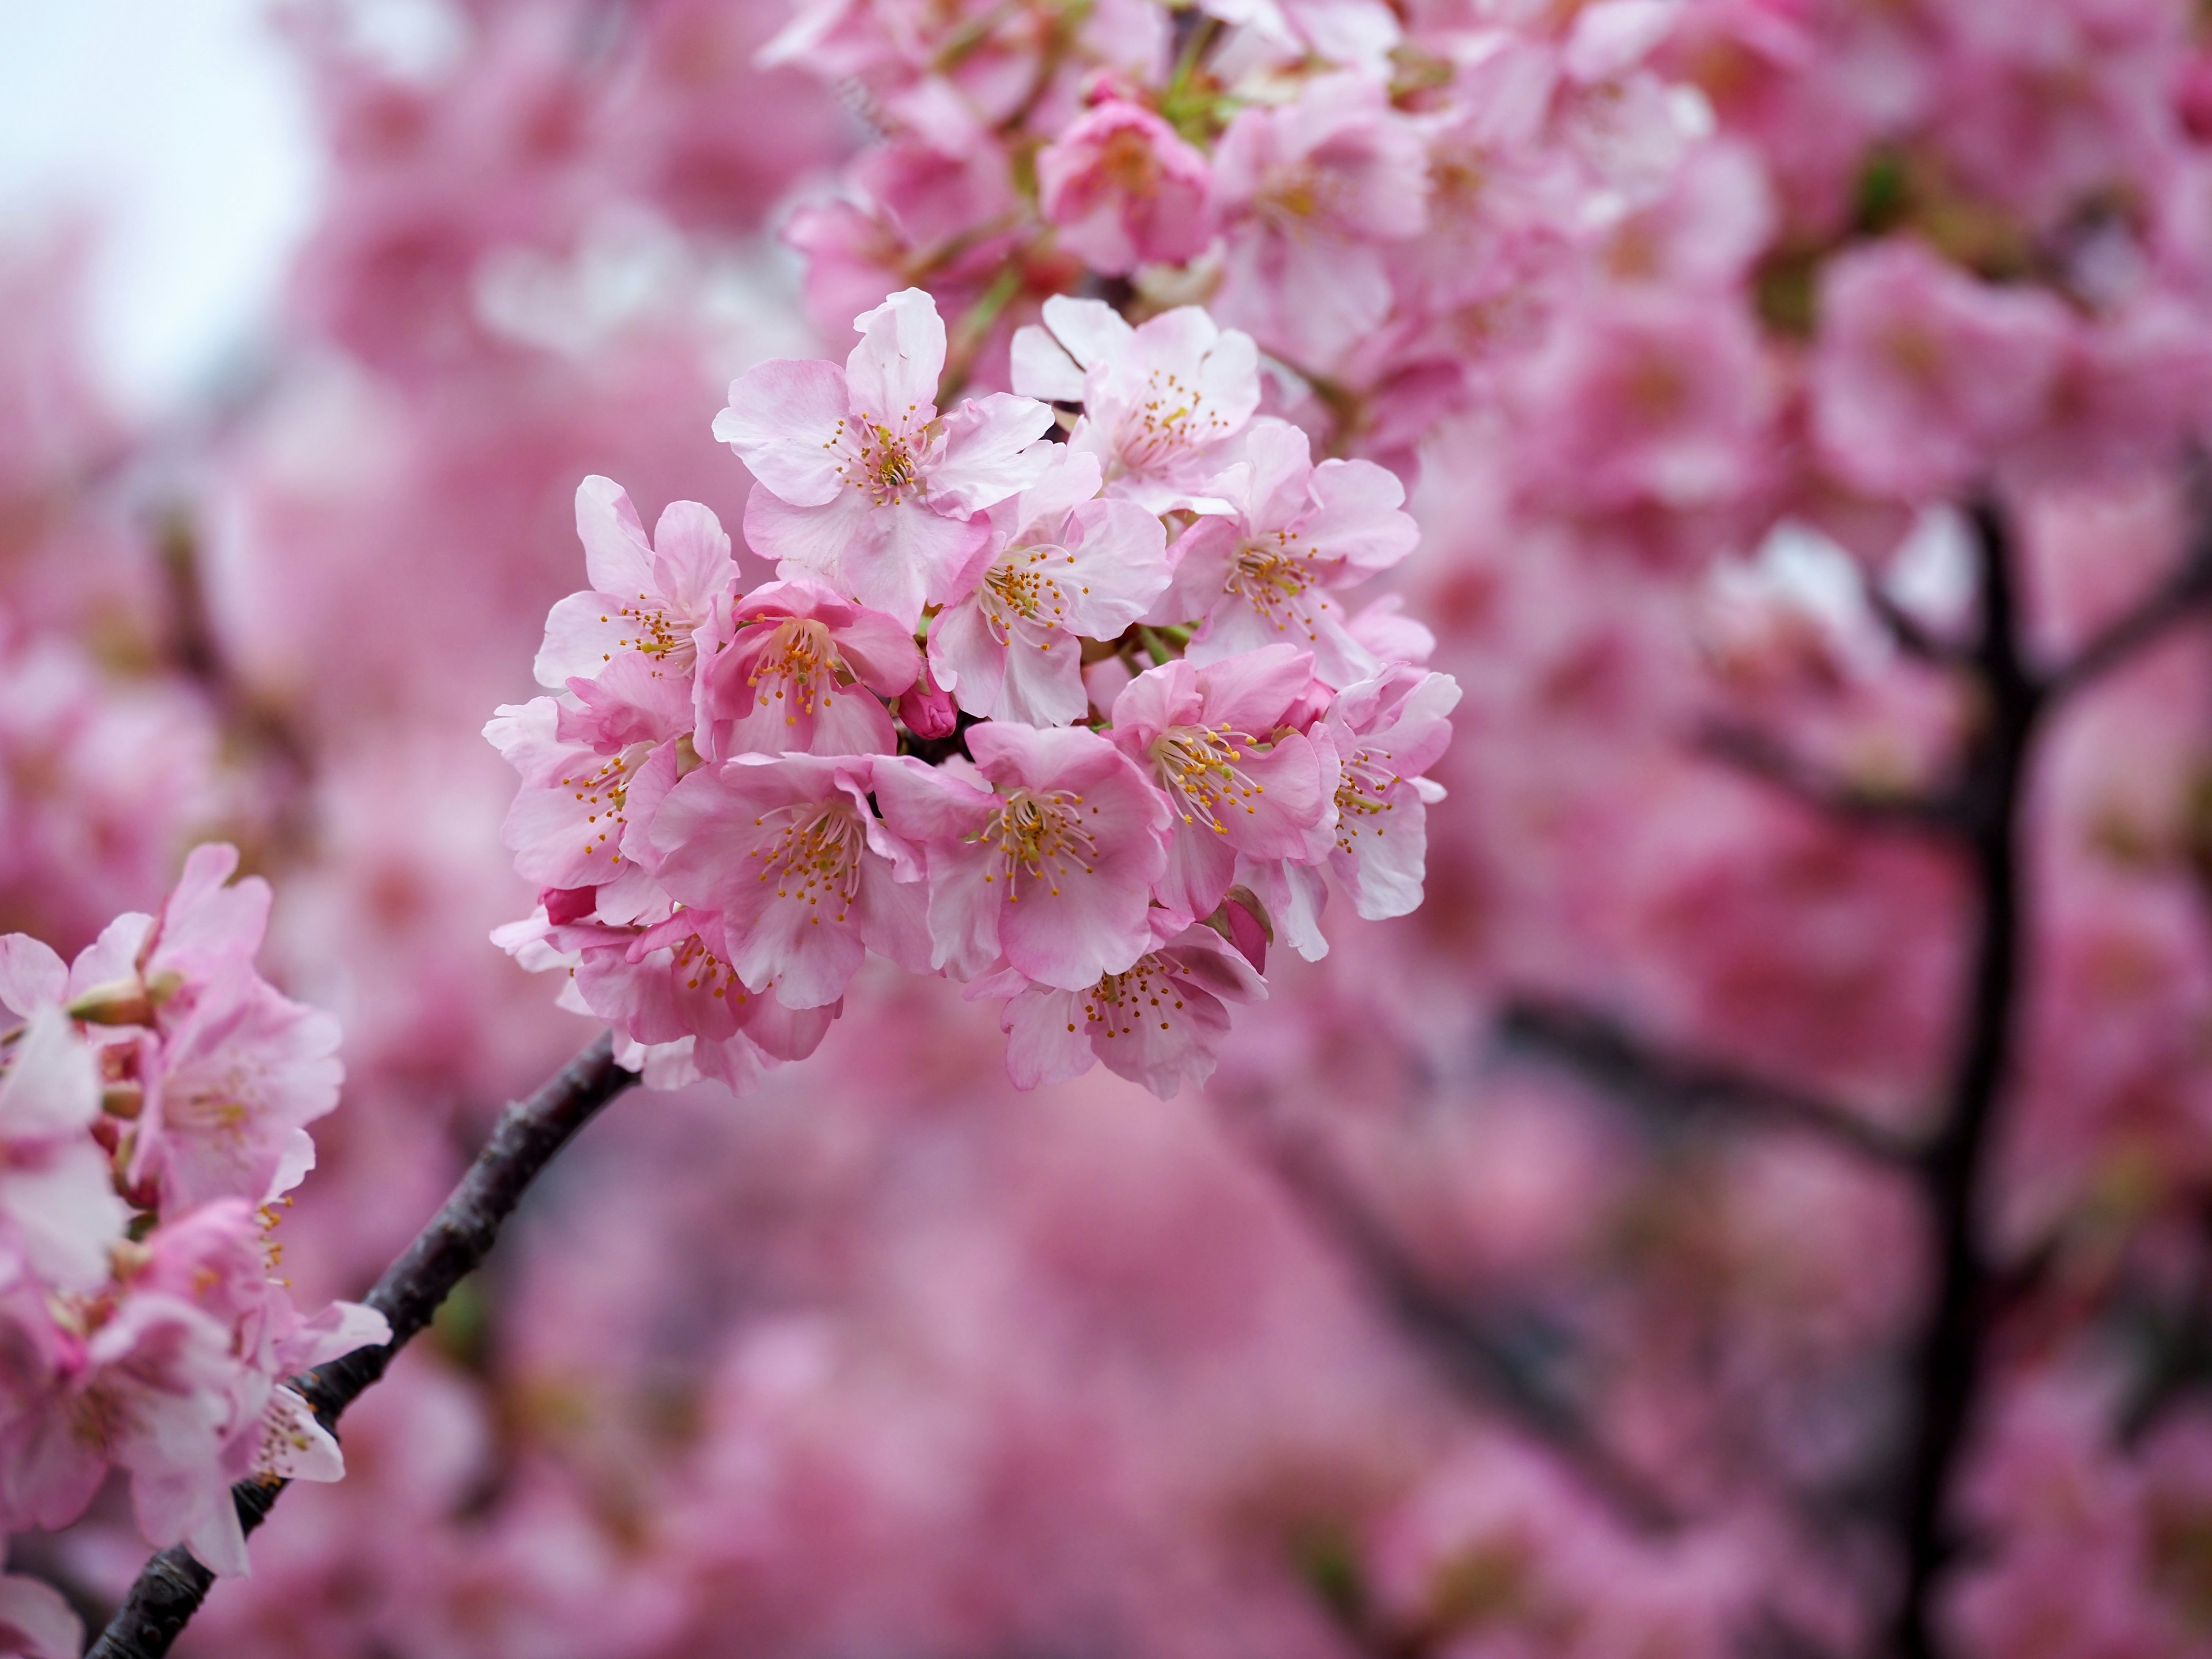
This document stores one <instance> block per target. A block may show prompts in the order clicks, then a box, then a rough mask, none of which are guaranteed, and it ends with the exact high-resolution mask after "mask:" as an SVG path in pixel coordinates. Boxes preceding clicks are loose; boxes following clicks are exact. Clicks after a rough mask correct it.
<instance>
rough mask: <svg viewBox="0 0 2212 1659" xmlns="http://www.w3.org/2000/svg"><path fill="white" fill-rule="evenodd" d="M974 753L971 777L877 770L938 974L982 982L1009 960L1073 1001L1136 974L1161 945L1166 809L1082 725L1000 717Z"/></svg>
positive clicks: (974, 734)
mask: <svg viewBox="0 0 2212 1659" xmlns="http://www.w3.org/2000/svg"><path fill="white" fill-rule="evenodd" d="M968 747H969V753H971V754H972V755H973V756H974V757H975V764H974V766H973V768H972V769H969V768H955V767H953V766H951V765H948V766H945V767H943V768H939V769H931V768H929V767H927V766H924V765H923V764H921V763H920V762H919V761H915V760H911V759H908V758H905V757H899V758H895V759H888V760H882V761H878V763H876V773H875V782H876V800H877V804H878V806H880V808H881V809H882V811H883V815H884V823H886V824H887V825H888V826H889V827H890V830H891V832H892V833H893V834H894V835H896V836H899V837H900V838H902V840H904V841H905V842H907V843H908V845H909V846H911V847H913V848H915V849H917V850H918V852H919V853H920V854H921V860H922V864H923V869H924V872H925V873H926V875H927V881H928V885H929V927H930V934H931V939H932V944H933V949H932V951H931V965H932V966H933V967H935V968H941V969H945V970H946V971H947V972H949V973H951V975H953V976H954V977H955V978H957V979H971V978H973V977H974V976H975V975H977V974H979V973H981V972H982V971H984V970H985V969H987V968H989V967H990V966H991V965H992V963H994V962H995V961H996V960H997V959H998V958H999V957H1005V958H1006V961H1007V962H1008V963H1010V964H1011V965H1012V966H1013V967H1014V968H1016V969H1018V970H1020V971H1021V972H1022V973H1024V974H1025V975H1028V976H1029V977H1030V978H1031V979H1033V980H1036V981H1040V982H1042V983H1043V984H1047V985H1053V986H1057V987H1060V989H1062V990H1069V991H1073V990H1079V989H1080V988H1082V987H1084V986H1086V985H1090V984H1093V983H1095V982H1096V981H1097V979H1098V977H1099V975H1102V974H1118V973H1121V972H1122V971H1124V970H1125V969H1127V968H1128V967H1129V966H1130V965H1131V964H1132V963H1134V962H1135V961H1136V959H1137V958H1138V957H1140V956H1142V955H1143V954H1144V953H1145V951H1146V950H1147V949H1148V948H1149V947H1150V945H1151V944H1152V932H1151V927H1150V923H1149V921H1147V917H1146V912H1147V910H1148V908H1149V907H1150V904H1151V900H1152V885H1153V884H1154V883H1155V882H1157V881H1158V879H1159V878H1160V874H1161V872H1163V871H1164V869H1165V868H1166V866H1167V838H1166V831H1167V827H1168V822H1169V817H1168V805H1167V802H1166V800H1165V799H1164V797H1162V796H1161V794H1160V793H1159V792H1158V791H1157V790H1156V789H1154V788H1153V787H1152V786H1151V785H1150V784H1148V783H1146V781H1145V779H1144V777H1143V775H1141V774H1140V773H1139V772H1138V770H1137V769H1136V768H1135V767H1134V766H1133V765H1132V764H1130V763H1129V761H1128V760H1127V758H1126V757H1124V756H1123V755H1122V754H1121V751H1120V750H1117V749H1115V747H1114V745H1113V744H1110V743H1109V742H1107V741H1106V739H1105V738H1101V737H1099V736H1097V734H1095V733H1093V732H1087V731H1085V730H1083V729H1082V728H1080V727H1056V728H1053V729H1049V730H1038V729H1036V728H1034V727H1030V726H1018V725H1015V724H1013V723H1012V722H1011V721H997V720H994V721H993V722H991V723H990V724H988V725H987V726H978V727H976V728H975V729H974V730H973V731H971V732H969V734H968Z"/></svg>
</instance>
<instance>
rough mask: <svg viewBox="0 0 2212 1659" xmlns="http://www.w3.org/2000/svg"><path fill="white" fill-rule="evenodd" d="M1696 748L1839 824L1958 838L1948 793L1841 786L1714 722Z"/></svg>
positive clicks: (1771, 745)
mask: <svg viewBox="0 0 2212 1659" xmlns="http://www.w3.org/2000/svg"><path fill="white" fill-rule="evenodd" d="M1697 746H1698V747H1699V749H1700V750H1702V751H1704V752H1705V754H1707V755H1710V756H1711V757H1713V758H1714V759H1716V760H1718V761H1723V762H1725V763H1727V764H1729V765H1730V766H1733V767H1735V769H1737V770H1738V771H1740V772H1743V773H1746V774H1747V775H1750V776H1752V777H1754V778H1757V779H1758V780H1759V781H1760V782H1762V783H1765V784H1767V785H1769V786H1771V787H1773V788H1776V789H1778V790H1780V791H1781V792H1782V793H1784V794H1786V795H1790V796H1791V797H1793V798H1795V799H1798V800H1801V801H1802V802H1804V803H1805V805H1808V806H1810V807H1812V808H1813V809H1814V811H1819V812H1821V813H1823V814H1825V815H1826V816H1827V817H1832V818H1838V819H1840V820H1842V821H1843V822H1844V823H1850V824H1857V825H1862V826H1864V827H1866V828H1869V829H1891V830H1898V831H1902V832H1905V833H1907V834H1912V835H1923V836H1945V837H1953V836H1959V835H1960V834H1962V833H1964V830H1965V827H1966V823H1965V820H1966V807H1965V805H1964V804H1963V803H1962V802H1961V800H1960V799H1959V798H1958V797H1957V795H1956V794H1955V793H1953V792H1951V791H1948V790H1945V791H1938V792H1936V793H1917V792H1916V793H1894V794H1893V793H1885V792H1879V791H1875V790H1870V789H1866V788H1863V787H1860V786H1858V785H1857V784H1850V783H1845V782H1844V781H1841V780H1840V779H1837V778H1832V777H1829V776H1827V775H1825V774H1823V773H1821V772H1819V771H1816V770H1815V769H1813V768H1811V767H1809V766H1808V765H1806V764H1805V763H1803V762H1802V761H1801V760H1799V759H1798V758H1797V757H1796V756H1794V755H1792V754H1790V752H1789V751H1788V750H1786V749H1784V748H1783V747H1782V745H1781V744H1778V743H1776V742H1775V741H1774V740H1773V739H1772V738H1769V737H1768V736H1766V734H1765V733H1764V732H1757V731H1753V730H1752V729H1751V728H1749V727H1747V726H1731V725H1728V724H1725V723H1720V722H1716V723H1714V724H1711V725H1708V726H1705V728H1704V729H1703V730H1701V731H1700V732H1699V733H1698V737H1697Z"/></svg>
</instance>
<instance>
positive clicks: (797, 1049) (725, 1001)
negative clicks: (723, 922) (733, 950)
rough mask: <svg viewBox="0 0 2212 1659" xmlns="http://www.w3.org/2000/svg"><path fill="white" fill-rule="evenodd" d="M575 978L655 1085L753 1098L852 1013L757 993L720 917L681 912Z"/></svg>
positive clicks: (582, 964)
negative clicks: (708, 1086) (703, 1085)
mask: <svg viewBox="0 0 2212 1659" xmlns="http://www.w3.org/2000/svg"><path fill="white" fill-rule="evenodd" d="M526 965H528V964H527V963H526ZM574 972H575V981H574V991H575V993H576V997H577V1000H578V1003H579V1004H580V1007H581V1008H582V1009H583V1010H585V1011H587V1012H591V1013H592V1014H596V1015H597V1016H598V1017H599V1018H601V1019H603V1020H605V1021H606V1022H607V1024H610V1025H611V1026H613V1027H614V1028H615V1030H617V1032H619V1033H621V1034H622V1036H623V1037H624V1038H626V1039H627V1040H628V1043H629V1045H630V1046H629V1048H627V1049H626V1050H625V1051H623V1052H619V1053H618V1054H617V1058H618V1059H619V1060H622V1062H623V1064H624V1065H625V1066H629V1068H630V1069H631V1070H633V1071H640V1072H642V1073H644V1076H645V1080H646V1083H647V1085H648V1086H650V1087H653V1088H680V1087H681V1086H683V1085H684V1084H686V1083H690V1082H693V1081H696V1079H699V1078H702V1077H708V1078H713V1079H715V1080H716V1081H717V1082H719V1083H721V1084H722V1085H725V1086H726V1087H727V1088H728V1089H730V1090H731V1091H732V1092H733V1093H738V1094H744V1093H745V1092H747V1091H750V1090H751V1089H753V1088H755V1087H757V1086H758V1085H759V1083H760V1080H761V1079H762V1077H763V1075H764V1074H765V1073H767V1072H769V1070H770V1069H772V1068H773V1067H774V1066H775V1065H776V1064H778V1063H779V1062H781V1061H783V1060H804V1059H805V1058H806V1056H807V1055H809V1054H812V1053H813V1052H814V1050H815V1049H816V1048H817V1047H819V1046H820V1044H821V1042H822V1039H823V1036H824V1035H825V1034H826V1033H827V1032H828V1031H829V1026H830V1023H831V1022H832V1021H833V1020H835V1019H836V1017H837V1016H838V1014H839V1013H840V1012H842V1005H840V1004H837V1003H834V1002H833V1003H830V1004H828V1005H826V1006H822V1007H817V1008H805V1009H797V1008H790V1007H787V1006H785V1005H784V1004H782V1003H781V1002H780V1001H778V1000H776V999H775V997H774V996H773V995H770V994H766V993H765V992H756V991H753V990H751V989H750V988H749V987H747V986H746V985H745V984H744V981H741V980H740V979H739V978H738V975H737V974H736V973H735V972H734V971H733V970H732V969H731V967H730V965H729V951H728V947H727V946H726V945H724V943H723V942H722V934H721V927H720V920H719V918H717V917H714V916H713V915H693V914H691V913H690V912H684V913H679V914H678V915H676V916H672V917H671V918H670V919H669V920H668V921H666V922H665V923H663V924H661V925H660V926H659V927H651V928H647V929H645V930H643V931H641V932H637V931H633V932H632V933H629V935H627V936H619V937H617V938H615V939H613V941H612V942H611V943H609V944H605V945H592V946H590V947H588V948H586V949H585V950H584V951H582V952H581V953H580V957H579V958H578V959H577V961H576V962H575V963H574Z"/></svg>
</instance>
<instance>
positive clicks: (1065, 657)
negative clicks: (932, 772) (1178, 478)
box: [886, 452, 1170, 747]
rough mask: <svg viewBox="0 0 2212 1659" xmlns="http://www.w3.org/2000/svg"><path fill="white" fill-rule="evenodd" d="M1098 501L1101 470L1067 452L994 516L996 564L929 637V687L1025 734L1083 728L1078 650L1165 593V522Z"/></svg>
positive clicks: (1126, 504)
mask: <svg viewBox="0 0 2212 1659" xmlns="http://www.w3.org/2000/svg"><path fill="white" fill-rule="evenodd" d="M1097 494H1098V462H1097V459H1096V458H1095V457H1093V456H1091V455H1085V454H1071V453H1066V452H1062V453H1060V455H1059V456H1057V457H1056V458H1055V459H1054V465H1053V466H1052V468H1051V469H1050V470H1049V471H1047V472H1046V473H1045V475H1044V477H1042V478H1041V479H1039V480H1038V481H1037V483H1036V484H1035V485H1033V486H1032V487H1030V489H1026V490H1024V491H1023V492H1022V494H1021V495H1018V496H1016V497H1014V498H1013V499H1012V501H1002V502H1000V504H999V506H997V507H994V508H993V509H992V510H991V516H992V520H993V526H994V532H996V536H995V539H998V545H996V546H995V547H994V549H993V550H992V552H991V554H990V561H989V562H988V563H987V564H986V565H985V566H984V567H983V568H982V571H981V574H980V575H978V576H977V577H976V578H975V586H974V587H973V588H972V589H971V590H970V592H969V593H968V595H967V597H966V598H964V599H960V600H958V601H957V602H956V603H954V604H952V605H947V606H946V607H945V609H944V610H943V611H940V612H939V614H938V616H937V617H936V618H935V619H934V620H933V622H932V623H931V624H930V629H929V663H930V670H931V673H932V676H933V678H934V679H935V680H936V682H937V684H939V685H940V686H943V687H945V689H946V690H950V691H951V693H952V694H953V696H955V697H956V698H957V700H958V702H959V704H960V706H961V707H962V708H964V709H966V710H967V711H968V712H969V714H975V715H977V716H979V717H981V718H982V719H985V720H1018V721H1020V722H1021V723H1022V724H1024V725H1026V726H1066V725H1068V724H1070V723H1071V722H1073V721H1075V720H1081V719H1082V718H1083V714H1084V711H1085V708H1088V707H1089V699H1088V697H1087V696H1085V691H1084V689H1083V651H1082V644H1081V641H1084V640H1085V639H1093V640H1110V639H1113V638H1115V636H1117V635H1120V633H1121V630H1122V629H1125V628H1127V627H1128V626H1129V624H1130V623H1133V622H1135V621H1136V620H1137V619H1138V618H1139V617H1142V616H1143V615H1144V614H1145V612H1146V611H1147V610H1148V609H1149V608H1150V607H1151V605H1152V602H1153V601H1154V600H1155V599H1158V598H1159V596H1160V594H1161V593H1162V592H1164V591H1165V589H1166V587H1167V585H1168V579H1169V574H1170V573H1169V569H1168V556H1167V532H1166V531H1165V530H1164V529H1163V528H1162V527H1161V525H1160V521H1159V520H1158V518H1156V517H1155V516H1153V514H1152V513H1149V512H1147V511H1146V509H1145V508H1144V507H1139V505H1138V504H1137V503H1136V502H1134V501H1105V500H1096V499H1093V498H1094V497H1096V496H1097ZM886 747H888V745H886Z"/></svg>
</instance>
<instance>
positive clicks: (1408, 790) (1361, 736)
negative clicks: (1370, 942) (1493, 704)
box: [1316, 667, 1460, 921]
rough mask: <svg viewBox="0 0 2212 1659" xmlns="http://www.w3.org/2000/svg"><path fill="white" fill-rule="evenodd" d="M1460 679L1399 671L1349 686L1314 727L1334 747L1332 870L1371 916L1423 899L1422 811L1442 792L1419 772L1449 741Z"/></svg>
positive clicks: (1402, 910)
mask: <svg viewBox="0 0 2212 1659" xmlns="http://www.w3.org/2000/svg"><path fill="white" fill-rule="evenodd" d="M1459 697H1460V690H1459V683H1458V682H1457V681H1456V680H1455V679H1453V678H1452V677H1451V676H1450V675H1449V674H1436V673H1431V672H1430V671H1427V670H1425V669H1420V668H1408V667H1397V668H1391V669H1387V670H1385V671H1383V673H1381V674H1379V675H1377V676H1376V678H1373V679H1370V680H1362V681H1360V682H1359V683H1358V684H1355V685H1348V686H1346V688H1345V689H1344V690H1341V691H1340V692H1339V693H1338V694H1337V696H1336V700H1335V702H1333V703H1331V704H1330V705H1329V708H1328V713H1327V714H1325V715H1323V716H1322V720H1321V724H1320V725H1319V726H1317V727H1316V732H1318V734H1319V736H1320V738H1321V739H1322V741H1324V742H1326V743H1327V744H1329V746H1331V747H1332V748H1334V750H1335V751H1336V762H1337V767H1336V770H1337V776H1338V779H1339V781H1338V783H1337V787H1336V802H1335V805H1336V847H1335V849H1334V851H1333V852H1332V853H1331V854H1329V868H1330V869H1331V870H1332V871H1333V872H1334V873H1335V875H1336V878H1337V879H1338V880H1339V881H1340V882H1342V883H1343V884H1344V888H1345V890H1346V892H1347V893H1349V894H1351V896H1352V905H1353V908H1356V909H1357V910H1358V912H1359V914H1360V915H1362V916H1363V917H1364V918H1366V919H1367V920H1368V921H1383V920H1386V919H1387V918H1389V917H1391V916H1402V915H1407V914H1408V913H1409V912H1411V911H1412V910H1413V909H1415V908H1418V907H1419V904H1420V902H1421V877H1422V872H1423V869H1424V866H1425V863H1426V860H1427V857H1428V808H1429V806H1430V805H1431V804H1433V803H1434V802H1437V801H1439V800H1442V799H1443V787H1442V786H1441V785H1439V784H1436V783H1433V782H1431V781H1430V780H1429V779H1428V777H1427V776H1426V775H1425V774H1426V773H1427V771H1428V769H1429V768H1430V767H1431V766H1433V765H1435V764H1436V763H1437V760H1438V758H1439V757H1442V756H1443V752H1444V749H1445V747H1446V745H1448V744H1449V743H1450V742H1451V720H1450V715H1451V711H1452V710H1453V709H1454V708H1455V707H1457V706H1458V703H1459Z"/></svg>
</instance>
